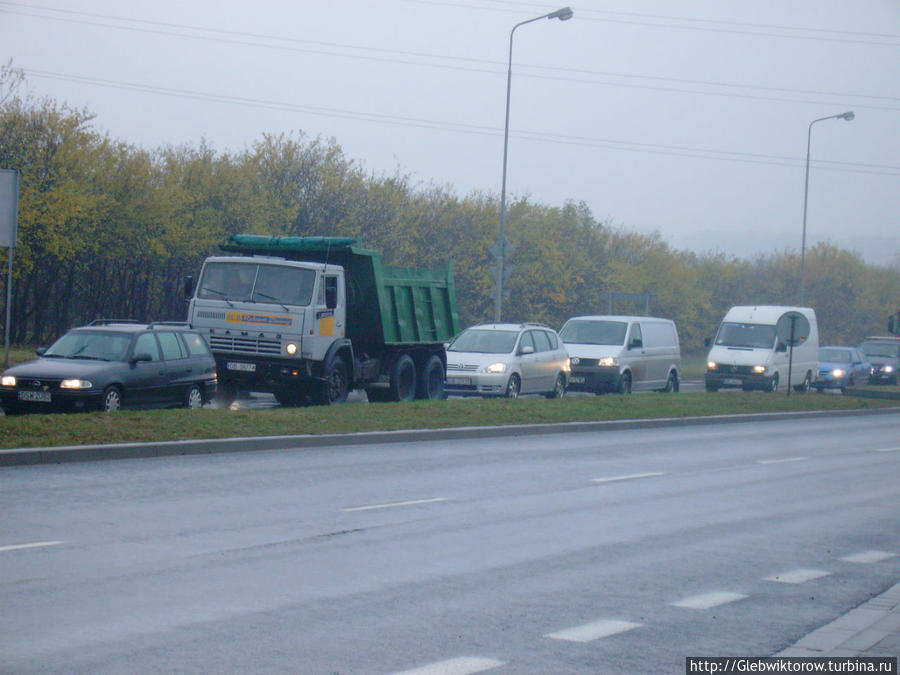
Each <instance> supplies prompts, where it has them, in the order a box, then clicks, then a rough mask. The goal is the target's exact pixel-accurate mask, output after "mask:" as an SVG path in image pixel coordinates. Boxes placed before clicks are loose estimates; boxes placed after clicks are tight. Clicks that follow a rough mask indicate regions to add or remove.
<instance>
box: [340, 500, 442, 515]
mask: <svg viewBox="0 0 900 675" xmlns="http://www.w3.org/2000/svg"><path fill="white" fill-rule="evenodd" d="M445 501H447V498H446V497H436V498H434V499H414V500H412V501H408V502H391V503H390V504H371V505H370V506H353V507H351V508H348V509H341V511H345V512H347V513H350V512H351V511H374V510H376V509H392V508H395V507H397V506H415V505H417V504H434V503H436V502H445Z"/></svg>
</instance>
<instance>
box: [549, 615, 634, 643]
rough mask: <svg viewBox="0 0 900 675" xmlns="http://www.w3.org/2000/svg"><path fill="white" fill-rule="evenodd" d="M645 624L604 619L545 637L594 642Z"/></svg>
mask: <svg viewBox="0 0 900 675" xmlns="http://www.w3.org/2000/svg"><path fill="white" fill-rule="evenodd" d="M642 625H643V624H640V623H632V622H631V621H617V620H614V619H604V620H602V621H595V622H594V623H587V624H585V625H583V626H575V627H574V628H567V629H566V630H561V631H558V632H556V633H549V634H548V635H545V636H544V637H547V638H551V639H553V640H567V641H568V642H593V641H594V640H599V639H600V638H605V637H609V636H610V635H618V634H619V633H624V632H625V631H629V630H633V629H635V628H640V627H641V626H642Z"/></svg>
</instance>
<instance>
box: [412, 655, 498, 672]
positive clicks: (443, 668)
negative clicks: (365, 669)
mask: <svg viewBox="0 0 900 675" xmlns="http://www.w3.org/2000/svg"><path fill="white" fill-rule="evenodd" d="M504 663H506V662H505V661H497V660H495V659H483V658H478V657H473V656H462V657H460V658H458V659H448V660H447V661H438V662H437V663H432V664H430V665H427V666H422V667H421V668H413V669H412V670H404V671H403V672H401V673H395V675H471V674H472V673H481V672H484V671H485V670H491V669H492V668H498V667H500V666H502V665H503V664H504Z"/></svg>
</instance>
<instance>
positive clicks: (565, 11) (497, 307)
mask: <svg viewBox="0 0 900 675" xmlns="http://www.w3.org/2000/svg"><path fill="white" fill-rule="evenodd" d="M574 14H575V13H574V12H573V11H572V8H571V7H560V8H559V9H557V10H556V11H555V12H550V13H549V14H542V15H541V16H536V17H534V18H533V19H528V20H526V21H521V22H519V23H517V24H516V25H515V26H513V28H512V30H511V31H509V69H508V70H507V73H506V123H505V125H504V127H503V182H502V185H501V188H500V244H499V249H500V265H499V274H498V275H497V299H496V301H495V303H494V321H495V322H497V323H499V322H500V315H501V311H502V307H503V275H504V273H505V263H506V236H505V235H506V156H507V150H508V149H509V95H510V91H511V89H512V49H513V34H514V33H515V32H516V28H518V27H519V26H524V25H525V24H526V23H532V22H533V21H540V20H541V19H559V20H560V21H568V20H569V19H571V18H572V16H574Z"/></svg>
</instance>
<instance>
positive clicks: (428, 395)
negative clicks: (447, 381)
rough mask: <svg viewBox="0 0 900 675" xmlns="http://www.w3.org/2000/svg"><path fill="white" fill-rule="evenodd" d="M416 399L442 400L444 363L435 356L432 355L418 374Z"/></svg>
mask: <svg viewBox="0 0 900 675" xmlns="http://www.w3.org/2000/svg"><path fill="white" fill-rule="evenodd" d="M416 398H420V399H426V400H430V401H433V400H436V399H442V398H444V362H443V361H441V357H439V356H437V355H436V354H432V356H431V357H430V358H429V359H428V360H427V361H426V362H425V367H424V368H422V372H421V373H419V386H418V387H417V388H416Z"/></svg>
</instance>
